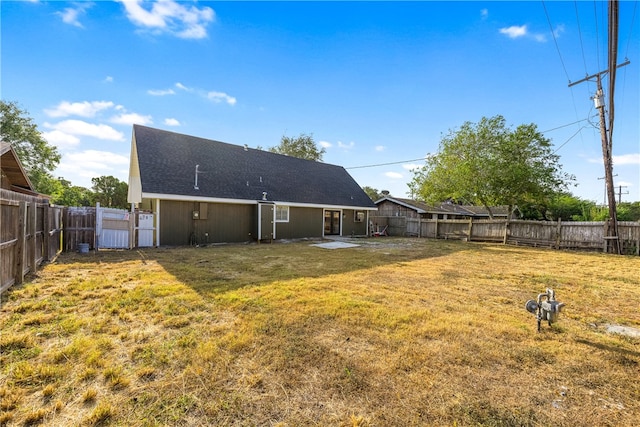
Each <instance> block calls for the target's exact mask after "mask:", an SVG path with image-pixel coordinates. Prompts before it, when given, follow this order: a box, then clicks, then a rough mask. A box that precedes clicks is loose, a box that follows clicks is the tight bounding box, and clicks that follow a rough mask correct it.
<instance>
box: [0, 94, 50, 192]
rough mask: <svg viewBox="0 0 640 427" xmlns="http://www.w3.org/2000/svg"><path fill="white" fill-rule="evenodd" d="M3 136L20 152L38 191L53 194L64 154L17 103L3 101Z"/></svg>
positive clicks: (0, 104)
mask: <svg viewBox="0 0 640 427" xmlns="http://www.w3.org/2000/svg"><path fill="white" fill-rule="evenodd" d="M0 136H1V137H2V140H3V141H4V142H8V143H10V144H11V145H12V146H13V148H14V150H16V153H17V154H18V158H19V159H20V162H21V163H22V166H23V167H24V169H25V171H26V172H27V176H28V177H29V179H30V180H31V183H32V184H33V186H34V188H35V190H36V191H38V192H41V193H44V194H49V193H50V192H51V191H52V190H53V188H54V187H55V178H53V175H52V172H53V170H54V169H55V168H56V167H57V166H58V164H59V163H60V153H58V149H57V148H56V147H55V146H52V145H50V144H49V143H48V142H47V141H46V140H45V139H44V138H43V137H42V134H41V133H40V131H39V130H38V127H37V126H36V124H35V123H33V120H32V119H31V118H30V117H29V115H28V112H27V111H25V110H23V109H21V108H20V107H19V106H18V104H17V103H15V102H7V101H4V100H2V101H0Z"/></svg>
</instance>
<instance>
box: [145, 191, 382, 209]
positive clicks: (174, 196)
mask: <svg viewBox="0 0 640 427" xmlns="http://www.w3.org/2000/svg"><path fill="white" fill-rule="evenodd" d="M142 198H143V199H160V200H173V201H178V202H208V203H230V204H238V205H257V204H258V203H260V202H263V200H246V199H223V198H219V197H203V196H185V195H179V194H159V193H142ZM264 202H269V203H275V204H276V205H280V206H291V207H299V208H318V209H354V210H362V211H377V210H378V208H377V207H375V208H372V207H362V206H342V205H319V204H315V203H295V202H286V201H280V200H264Z"/></svg>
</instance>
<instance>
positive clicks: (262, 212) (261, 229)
mask: <svg viewBox="0 0 640 427" xmlns="http://www.w3.org/2000/svg"><path fill="white" fill-rule="evenodd" d="M275 214H276V212H275V205H272V204H268V203H258V240H260V241H262V240H268V241H271V240H273V239H274V238H275Z"/></svg>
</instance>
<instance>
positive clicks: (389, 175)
mask: <svg viewBox="0 0 640 427" xmlns="http://www.w3.org/2000/svg"><path fill="white" fill-rule="evenodd" d="M384 176H386V177H387V178H391V179H402V178H404V176H403V175H402V174H401V173H398V172H385V173H384Z"/></svg>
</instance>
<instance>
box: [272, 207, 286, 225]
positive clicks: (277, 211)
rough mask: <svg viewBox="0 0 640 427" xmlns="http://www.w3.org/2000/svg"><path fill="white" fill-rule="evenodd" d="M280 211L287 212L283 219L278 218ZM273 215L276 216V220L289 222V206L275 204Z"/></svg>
mask: <svg viewBox="0 0 640 427" xmlns="http://www.w3.org/2000/svg"><path fill="white" fill-rule="evenodd" d="M282 212H286V214H287V217H286V218H285V219H283V218H280V216H281V214H282ZM275 217H276V222H289V206H286V205H276V212H275Z"/></svg>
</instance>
